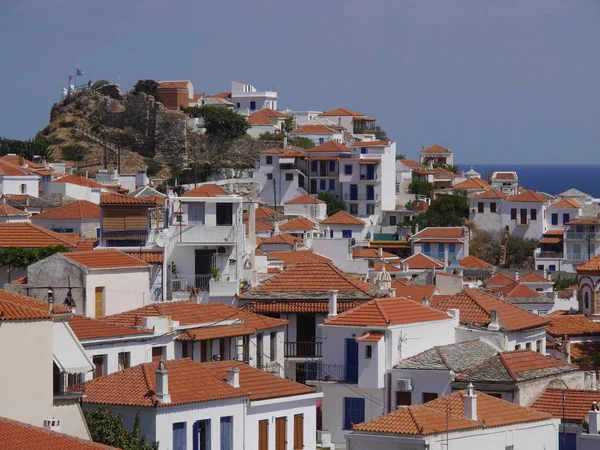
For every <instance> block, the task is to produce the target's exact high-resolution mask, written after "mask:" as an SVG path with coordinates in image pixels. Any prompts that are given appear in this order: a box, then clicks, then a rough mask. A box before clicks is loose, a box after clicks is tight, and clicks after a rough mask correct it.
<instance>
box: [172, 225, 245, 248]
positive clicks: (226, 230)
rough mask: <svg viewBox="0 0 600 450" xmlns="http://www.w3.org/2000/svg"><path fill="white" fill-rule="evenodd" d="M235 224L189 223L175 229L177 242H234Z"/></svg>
mask: <svg viewBox="0 0 600 450" xmlns="http://www.w3.org/2000/svg"><path fill="white" fill-rule="evenodd" d="M237 228H238V227H237V226H227V225H216V226H212V225H189V226H187V227H185V228H182V230H181V232H179V230H176V231H175V239H176V240H177V242H186V243H192V242H193V243H217V244H218V243H228V242H230V243H234V242H235V236H236V231H237Z"/></svg>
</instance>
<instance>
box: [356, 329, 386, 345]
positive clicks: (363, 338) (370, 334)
mask: <svg viewBox="0 0 600 450" xmlns="http://www.w3.org/2000/svg"><path fill="white" fill-rule="evenodd" d="M383 336H384V334H383V332H382V331H367V332H365V333H363V334H361V335H360V336H358V337H357V338H356V339H355V341H356V342H379V341H380V340H382V339H383Z"/></svg>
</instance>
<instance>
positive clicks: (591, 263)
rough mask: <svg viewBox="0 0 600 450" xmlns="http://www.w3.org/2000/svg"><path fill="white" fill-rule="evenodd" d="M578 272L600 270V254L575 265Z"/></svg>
mask: <svg viewBox="0 0 600 450" xmlns="http://www.w3.org/2000/svg"><path fill="white" fill-rule="evenodd" d="M575 270H576V271H577V273H589V272H592V273H593V272H600V255H599V256H595V257H593V258H592V259H590V260H588V261H586V262H584V263H583V264H579V265H578V266H577V267H575Z"/></svg>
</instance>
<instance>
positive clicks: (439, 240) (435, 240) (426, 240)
mask: <svg viewBox="0 0 600 450" xmlns="http://www.w3.org/2000/svg"><path fill="white" fill-rule="evenodd" d="M410 247H411V251H412V254H413V255H416V254H417V253H422V254H423V255H425V256H429V257H430V258H435V259H438V260H441V261H445V264H446V265H447V264H448V263H449V262H450V261H451V260H452V258H457V259H463V258H466V257H467V256H469V233H468V229H465V228H464V227H427V228H424V229H423V230H421V231H419V232H418V233H415V234H414V235H412V236H411V237H410Z"/></svg>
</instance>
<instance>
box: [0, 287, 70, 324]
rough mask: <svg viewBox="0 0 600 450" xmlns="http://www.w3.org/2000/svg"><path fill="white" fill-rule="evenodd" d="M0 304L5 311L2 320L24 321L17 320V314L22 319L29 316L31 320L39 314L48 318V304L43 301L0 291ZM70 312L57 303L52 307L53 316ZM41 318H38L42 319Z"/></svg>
mask: <svg viewBox="0 0 600 450" xmlns="http://www.w3.org/2000/svg"><path fill="white" fill-rule="evenodd" d="M0 302H2V304H3V306H2V307H0V308H1V309H3V310H5V311H7V312H6V313H5V316H4V320H8V318H9V317H13V319H11V320H25V319H18V318H17V317H18V314H23V317H25V315H27V314H30V315H31V318H33V317H34V316H38V315H39V314H41V316H44V317H45V316H48V302H46V301H44V300H38V299H37V298H33V297H27V296H26V295H22V294H17V293H16V292H10V291H6V290H4V289H0ZM9 310H10V311H12V312H11V313H10V314H9V313H8V311H9ZM19 311H20V312H19ZM70 312H71V309H70V308H68V307H66V306H64V305H60V304H57V303H55V304H54V306H53V307H52V313H53V314H68V313H70ZM41 316H40V318H42V317H41ZM0 320H1V319H0Z"/></svg>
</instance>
